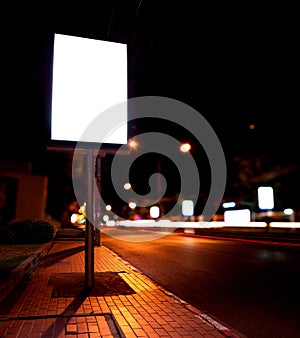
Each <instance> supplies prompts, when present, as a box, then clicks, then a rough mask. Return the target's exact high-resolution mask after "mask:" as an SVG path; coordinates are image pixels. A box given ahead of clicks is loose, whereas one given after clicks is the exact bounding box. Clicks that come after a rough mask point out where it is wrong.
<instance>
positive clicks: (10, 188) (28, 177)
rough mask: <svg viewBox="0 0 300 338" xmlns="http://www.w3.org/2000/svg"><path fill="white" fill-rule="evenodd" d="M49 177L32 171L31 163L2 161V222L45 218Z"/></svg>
mask: <svg viewBox="0 0 300 338" xmlns="http://www.w3.org/2000/svg"><path fill="white" fill-rule="evenodd" d="M47 191H48V177H47V176H42V175H34V174H32V173H31V163H14V162H0V222H9V221H12V220H22V219H28V218H44V217H45V216H46V215H45V209H46V202H47Z"/></svg>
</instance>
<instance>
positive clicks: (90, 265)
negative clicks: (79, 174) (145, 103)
mask: <svg viewBox="0 0 300 338" xmlns="http://www.w3.org/2000/svg"><path fill="white" fill-rule="evenodd" d="M93 169H94V163H93V151H92V150H91V149H88V150H87V156H86V197H87V198H86V225H85V226H86V229H85V289H86V291H90V290H91V289H92V288H93V287H94V238H93V237H94V229H93V222H92V220H93V219H94V217H93V216H94V215H93V214H94V210H93V187H94V171H93Z"/></svg>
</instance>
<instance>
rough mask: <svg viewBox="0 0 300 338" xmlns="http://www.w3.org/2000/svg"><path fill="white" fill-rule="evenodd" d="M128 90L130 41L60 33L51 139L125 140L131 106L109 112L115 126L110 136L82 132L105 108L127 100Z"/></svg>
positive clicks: (55, 59) (55, 57) (56, 40)
mask: <svg viewBox="0 0 300 338" xmlns="http://www.w3.org/2000/svg"><path fill="white" fill-rule="evenodd" d="M127 95H128V93H127V45H126V44H121V43H115V42H109V41H102V40H94V39H87V38H81V37H75V36H68V35H62V34H55V36H54V54H53V79H52V111H51V140H58V141H79V140H80V141H83V142H97V143H114V144H126V143H127V125H124V121H127V110H126V108H124V109H119V110H118V113H117V114H113V116H110V121H111V120H112V119H113V122H114V125H115V126H116V130H115V131H114V132H113V133H111V134H110V135H109V136H108V137H107V135H93V134H91V135H87V136H85V137H86V139H82V138H81V136H82V134H83V132H84V130H85V129H86V127H87V126H88V125H89V124H90V123H91V122H92V121H93V120H94V119H95V118H96V117H97V116H98V115H99V114H101V112H103V111H105V110H107V109H109V108H111V107H112V106H114V105H116V104H119V103H121V102H125V101H126V100H127ZM124 107H125V105H124Z"/></svg>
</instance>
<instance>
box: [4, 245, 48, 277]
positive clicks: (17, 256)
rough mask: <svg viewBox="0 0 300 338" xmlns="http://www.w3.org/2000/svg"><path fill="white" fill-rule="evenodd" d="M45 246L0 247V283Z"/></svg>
mask: <svg viewBox="0 0 300 338" xmlns="http://www.w3.org/2000/svg"><path fill="white" fill-rule="evenodd" d="M42 245H43V244H28V245H27V244H22V245H0V283H1V282H3V281H5V280H6V279H7V277H8V276H9V273H10V272H11V271H12V270H13V269H14V268H16V267H17V266H18V265H19V264H20V263H22V262H23V261H24V260H25V259H26V258H27V257H29V256H30V255H31V254H33V253H34V252H35V251H36V250H38V249H39V248H41V247H42Z"/></svg>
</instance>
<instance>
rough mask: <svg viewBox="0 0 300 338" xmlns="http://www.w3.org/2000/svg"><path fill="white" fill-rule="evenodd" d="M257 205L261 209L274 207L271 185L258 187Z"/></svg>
mask: <svg viewBox="0 0 300 338" xmlns="http://www.w3.org/2000/svg"><path fill="white" fill-rule="evenodd" d="M258 207H259V208H260V209H262V210H271V209H273V208H274V194H273V188H272V187H259V188H258Z"/></svg>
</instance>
